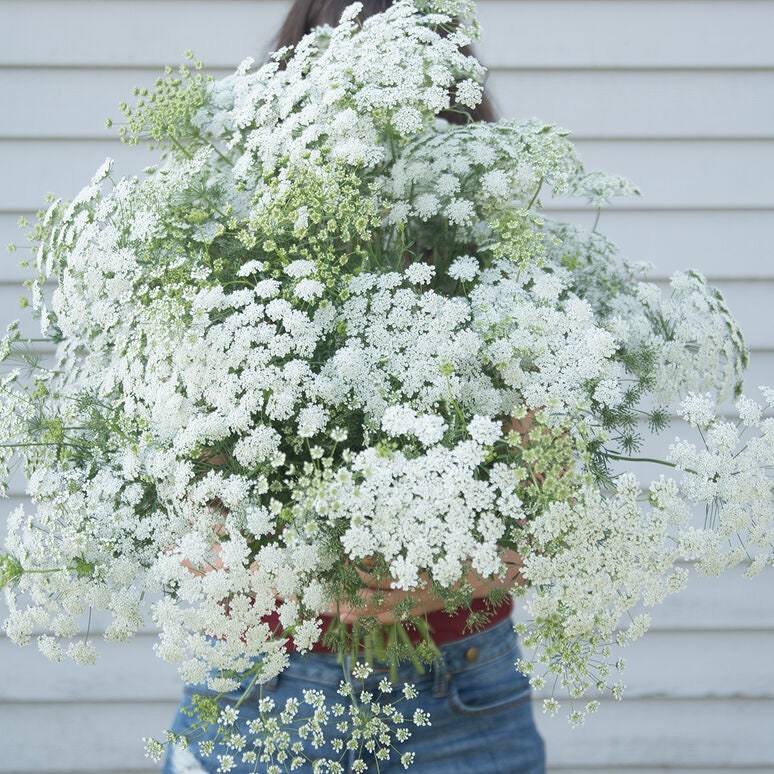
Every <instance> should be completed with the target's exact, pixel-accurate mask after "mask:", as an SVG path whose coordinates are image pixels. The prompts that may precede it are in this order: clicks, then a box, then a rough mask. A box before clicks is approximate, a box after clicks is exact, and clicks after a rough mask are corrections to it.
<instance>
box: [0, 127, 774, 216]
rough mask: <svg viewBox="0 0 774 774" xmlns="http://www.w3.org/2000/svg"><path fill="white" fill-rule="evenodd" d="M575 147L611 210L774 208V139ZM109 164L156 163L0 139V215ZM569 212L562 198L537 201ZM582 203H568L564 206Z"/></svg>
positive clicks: (106, 147) (119, 149)
mask: <svg viewBox="0 0 774 774" xmlns="http://www.w3.org/2000/svg"><path fill="white" fill-rule="evenodd" d="M576 145H577V149H578V152H579V154H580V157H581V159H582V160H583V162H584V164H585V166H586V168H587V169H597V168H599V169H605V170H607V171H610V172H616V173H618V174H621V175H624V176H625V177H628V178H630V179H631V180H633V181H634V182H635V183H636V184H637V185H638V186H639V187H640V190H641V191H642V194H643V195H642V196H640V197H629V198H624V199H616V200H615V203H614V207H613V208H614V209H637V210H639V209H642V210H652V209H659V210H662V209H665V208H688V209H692V210H693V209H704V208H711V209H750V208H752V209H761V208H763V209H766V210H770V211H771V210H774V187H773V186H771V185H770V183H769V181H770V180H772V179H774V139H773V140H765V141H764V140H761V141H755V142H752V141H739V142H731V141H716V140H712V141H706V142H697V143H690V142H680V141H670V140H664V141H647V140H633V141H598V142H597V141H590V140H581V141H579V142H578V143H577V144H576ZM108 156H110V157H112V158H115V159H116V166H115V169H114V173H115V175H116V176H119V177H120V176H122V175H127V174H135V173H137V172H138V171H139V170H141V169H142V168H143V167H144V166H145V165H147V164H150V163H152V162H153V161H154V160H157V158H158V156H157V155H153V154H151V153H150V152H148V151H147V150H145V149H144V148H135V147H129V146H126V145H122V144H121V143H120V142H117V141H103V142H95V141H93V140H72V141H67V142H57V141H46V140H28V141H24V142H0V169H3V170H4V175H5V176H6V178H5V179H6V180H8V182H9V185H8V186H6V187H3V189H2V190H0V212H2V211H5V212H11V213H18V212H27V211H29V210H33V211H34V210H36V209H38V208H40V207H41V206H44V196H45V194H46V193H48V192H56V193H57V195H58V196H62V197H64V198H70V197H72V196H74V195H75V194H76V193H77V192H78V190H80V188H81V187H82V186H84V185H85V184H86V183H88V181H89V178H90V176H91V174H92V172H93V171H94V170H96V169H97V167H98V166H99V165H100V164H101V163H102V161H103V160H104V159H105V158H106V157H108ZM543 203H544V205H545V206H546V208H547V209H548V208H549V207H550V206H551V205H553V206H556V207H562V208H568V204H567V200H565V199H557V200H555V201H552V200H550V199H544V201H543ZM582 206H583V205H582V204H581V203H580V202H578V203H576V202H575V201H572V202H571V203H570V205H569V208H570V209H573V210H575V209H579V208H581V207H582Z"/></svg>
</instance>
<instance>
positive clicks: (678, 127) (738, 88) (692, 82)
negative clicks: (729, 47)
mask: <svg viewBox="0 0 774 774" xmlns="http://www.w3.org/2000/svg"><path fill="white" fill-rule="evenodd" d="M483 51H484V49H482V53H483ZM487 87H488V88H489V89H490V91H491V93H492V95H493V97H494V99H495V103H496V105H497V107H498V110H499V112H500V113H501V114H502V115H508V116H521V115H535V116H538V117H540V118H541V119H543V120H544V121H549V122H553V123H557V124H559V125H560V126H564V127H566V128H567V129H569V130H571V131H572V135H573V137H575V138H578V139H586V138H627V137H643V138H647V137H657V138H662V139H663V138H665V137H668V138H675V137H680V138H688V139H697V138H705V139H715V138H718V137H723V138H756V137H769V136H770V135H771V127H772V126H774V104H773V102H774V101H772V100H770V99H767V95H769V94H771V93H772V90H774V71H772V70H757V71H749V70H742V71H739V70H726V71H717V70H625V71H621V70H588V69H583V70H581V69H574V68H567V69H556V70H553V69H552V70H529V69H524V70H493V71H491V72H490V74H489V80H488V81H487Z"/></svg>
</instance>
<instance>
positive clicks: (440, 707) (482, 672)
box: [164, 621, 545, 774]
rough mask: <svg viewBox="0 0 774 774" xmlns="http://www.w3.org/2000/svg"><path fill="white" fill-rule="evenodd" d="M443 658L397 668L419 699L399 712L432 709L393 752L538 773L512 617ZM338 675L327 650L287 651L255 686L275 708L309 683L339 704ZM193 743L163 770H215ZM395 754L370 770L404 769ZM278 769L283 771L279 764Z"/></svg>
mask: <svg viewBox="0 0 774 774" xmlns="http://www.w3.org/2000/svg"><path fill="white" fill-rule="evenodd" d="M441 653H442V658H441V659H438V660H437V661H436V662H435V663H434V664H433V667H432V669H430V670H428V671H427V672H426V673H425V674H424V675H418V674H417V672H416V671H415V669H414V667H413V666H412V665H411V664H410V663H409V664H406V665H404V666H402V667H401V669H400V670H399V672H398V680H397V681H398V683H402V682H410V683H413V684H414V685H415V686H416V688H417V690H418V691H419V697H418V698H416V699H414V700H411V701H409V702H403V703H401V705H400V709H401V710H402V711H403V712H404V714H405V715H406V716H410V715H411V714H412V713H413V711H414V709H415V708H417V707H419V708H422V709H424V710H426V711H427V712H429V713H430V720H431V724H432V725H430V726H429V727H427V726H426V727H418V728H417V727H411V731H412V735H411V738H410V739H409V740H408V741H406V742H405V743H403V744H402V745H400V749H399V752H400V753H403V752H409V751H413V752H414V753H415V759H414V763H413V765H412V766H411V767H410V768H409V772H410V773H411V772H414V774H463V772H464V773H465V774H543V772H544V771H545V760H544V748H543V740H542V739H541V737H540V735H539V734H538V732H537V729H536V728H535V724H534V720H533V716H532V707H531V703H530V688H529V683H528V681H527V678H526V677H525V676H524V675H522V674H520V673H519V672H517V671H516V669H515V668H514V662H515V661H516V659H517V658H518V657H519V651H518V645H517V642H516V636H515V634H514V632H513V628H512V626H511V623H510V621H503V622H501V623H499V624H496V625H494V626H492V627H491V628H488V629H485V630H484V631H481V632H477V633H475V634H471V635H469V636H467V637H463V638H461V639H459V640H456V641H454V642H451V643H447V644H445V645H443V646H441ZM383 676H384V673H383V672H382V673H380V672H379V671H378V670H377V671H376V672H375V674H374V675H373V676H372V677H370V678H369V679H368V681H367V682H366V688H367V689H370V690H374V691H375V692H378V691H377V687H376V686H377V683H378V682H379V680H380V679H381V678H382V677H383ZM341 679H342V666H341V664H339V663H338V662H337V660H336V658H335V656H332V655H330V654H326V653H313V654H306V655H299V654H293V655H292V656H291V663H290V666H289V667H288V669H286V670H285V671H284V672H283V673H282V674H281V675H280V676H279V677H278V678H275V680H273V681H272V682H271V683H268V684H265V685H264V686H262V687H261V690H262V693H263V695H264V696H271V697H272V698H273V699H274V700H275V702H276V703H277V705H278V706H280V707H282V706H284V704H285V701H286V700H287V699H288V698H290V697H292V696H297V697H299V699H300V698H301V695H302V691H303V690H304V689H307V688H315V689H318V690H322V691H324V693H325V695H326V698H327V700H328V702H329V703H330V704H334V703H336V702H341V701H342V699H341V697H340V696H339V695H338V694H337V689H338V686H339V684H340V682H341ZM196 692H205V693H206V691H203V690H202V689H200V688H199V687H187V688H186V695H185V698H184V699H183V702H182V704H181V709H183V708H185V707H186V706H188V705H189V704H190V701H191V696H192V695H193V694H194V693H196ZM258 693H259V690H258V689H254V695H253V696H250V697H248V699H247V700H246V701H244V702H243V703H242V704H241V706H240V718H250V717H254V716H255V709H254V708H255V704H256V701H257V696H258ZM240 696H241V693H240V692H238V691H237V692H235V693H234V694H230V695H227V696H226V697H224V698H223V701H224V703H228V702H232V703H233V702H234V701H236V700H237V699H238V698H239V697H240ZM188 722H190V718H189V717H188V716H186V715H185V714H181V713H180V712H178V714H177V716H176V718H175V722H174V724H173V727H172V730H174V731H177V732H182V731H184V730H185V728H186V724H187V723H188ZM197 749H198V747H197V745H196V744H194V745H192V747H191V748H190V749H189V750H186V751H179V750H177V749H174V750H170V753H169V755H168V757H167V761H166V764H165V766H164V774H194V773H195V772H210V773H213V774H214V772H216V771H217V768H218V760H217V756H218V755H219V754H222V753H223V752H225V750H223V749H217V748H216V750H215V751H214V753H213V754H212V755H211V756H208V757H207V758H203V759H199V758H196V757H195V756H194V752H196V751H197ZM308 749H309V751H310V752H314V753H315V755H320V756H330V757H332V758H335V759H339V760H341V762H342V763H343V764H345V768H346V767H347V766H349V767H350V768H347V769H346V770H347V771H350V770H351V765H352V760H351V756H352V754H351V753H350V754H349V755H350V758H347V754H346V753H345V754H344V757H342V756H339V755H334V754H333V752H332V751H331V750H330V749H325V748H322V749H321V750H319V751H316V752H315V751H313V750H312V749H311V748H308ZM398 757H399V756H398V755H397V754H393V755H392V757H391V758H390V760H389V761H380V762H379V763H378V766H377V764H376V762H375V761H373V760H371V761H369V760H368V758H365V760H366V762H369V768H368V773H369V774H377V772H378V773H379V774H396V773H397V772H399V771H403V770H404V769H403V767H402V766H401V764H400V761H399V760H398ZM283 770H284V769H283ZM265 771H266V768H265V766H264V765H262V764H257V766H253V765H245V764H241V763H240V764H239V765H238V766H237V767H236V768H234V769H232V772H234V774H248V773H250V774H252V772H258V773H259V774H262V773H263V772H265ZM294 771H297V772H299V774H311V772H312V765H311V764H306V765H304V766H302V767H301V768H298V769H294Z"/></svg>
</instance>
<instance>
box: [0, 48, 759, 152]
mask: <svg viewBox="0 0 774 774" xmlns="http://www.w3.org/2000/svg"><path fill="white" fill-rule="evenodd" d="M234 56H235V58H237V57H238V56H239V52H238V51H234ZM180 61H181V58H180V56H179V55H178V56H176V57H175V58H174V59H172V60H170V62H169V64H171V65H176V64H178V63H179V62H180ZM205 64H208V63H206V62H205ZM234 64H236V62H234ZM232 69H233V68H225V69H220V70H214V71H212V70H209V71H210V72H213V73H214V75H215V76H216V77H222V76H223V75H226V74H228V73H229V72H231V70H232ZM159 75H161V70H160V68H148V67H142V68H131V69H94V68H87V69H75V68H69V69H61V70H53V69H52V70H45V71H41V70H40V69H38V68H32V67H25V68H14V69H0V94H3V95H4V100H5V104H6V105H9V106H10V109H8V110H6V111H4V112H3V114H2V115H0V138H8V137H16V138H22V137H24V138H32V137H34V138H49V139H50V138H52V137H53V138H62V139H64V138H70V139H72V138H79V139H84V138H89V139H104V138H110V137H113V136H115V131H111V130H109V129H107V128H106V126H105V119H106V118H108V117H111V118H112V119H113V120H114V121H117V122H118V121H120V119H121V115H120V112H119V110H118V104H119V103H120V102H121V101H123V100H126V101H130V97H131V94H132V90H133V88H134V87H135V86H139V87H152V86H153V84H154V83H155V81H156V79H157V78H158V77H159ZM488 88H489V89H490V92H491V94H492V96H493V98H494V100H495V102H496V104H497V106H498V110H499V112H500V113H501V114H502V115H507V116H524V115H534V116H538V117H540V118H541V119H543V120H545V121H548V122H554V123H557V124H559V125H561V126H565V127H567V128H568V129H570V130H572V134H573V136H574V137H575V138H577V139H588V138H618V139H620V138H630V137H640V138H661V139H663V138H665V137H669V138H675V137H679V138H687V139H697V138H705V139H714V138H718V137H721V138H737V139H744V138H761V137H764V138H765V137H768V136H770V134H771V127H772V126H774V100H770V99H766V95H767V94H771V93H772V91H774V70H760V71H746V70H745V71H734V70H732V71H721V72H717V71H704V70H699V71H694V70H690V71H684V70H666V71H664V70H635V71H625V72H622V71H617V70H599V71H595V70H574V69H562V70H538V71H534V70H494V71H492V72H491V73H490V76H489V80H488ZM32 94H34V95H35V99H34V100H30V99H29V97H30V95H32ZM22 106H23V108H24V109H17V108H21V107H22ZM52 115H55V116H56V121H55V122H54V121H52V120H51V116H52Z"/></svg>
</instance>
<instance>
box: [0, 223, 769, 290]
mask: <svg viewBox="0 0 774 774" xmlns="http://www.w3.org/2000/svg"><path fill="white" fill-rule="evenodd" d="M552 216H553V217H556V218H559V219H562V220H569V221H571V222H574V223H578V224H580V225H583V226H585V227H586V228H592V227H593V224H594V220H595V217H596V215H595V213H580V212H577V211H566V210H554V211H552ZM772 222H774V210H771V209H761V210H753V209H748V210H741V209H740V210H727V209H722V208H714V209H694V210H687V209H686V210H682V209H681V210H642V209H641V210H631V209H629V210H621V209H610V208H608V209H606V210H605V211H604V212H603V213H602V217H601V220H600V222H599V228H600V230H601V231H602V232H603V233H604V234H606V235H607V236H608V238H609V239H611V240H612V241H613V242H614V243H615V244H616V245H617V247H618V249H619V251H620V253H621V255H623V256H626V257H627V258H628V259H629V260H632V261H646V262H650V263H652V264H653V272H652V276H653V277H654V278H659V279H663V278H666V277H669V276H671V274H672V273H673V272H675V271H677V270H679V269H685V268H688V267H698V268H700V269H701V271H702V273H703V274H704V275H705V276H707V277H709V278H711V279H712V280H713V281H716V280H719V279H726V278H729V279H742V278H745V279H765V278H768V277H770V276H772V271H771V267H772V265H774V247H772V245H771V243H770V242H769V241H768V240H766V239H762V238H761V234H762V233H764V232H765V231H766V230H767V229H768V228H770V227H771V224H772ZM0 228H2V221H0Z"/></svg>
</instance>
